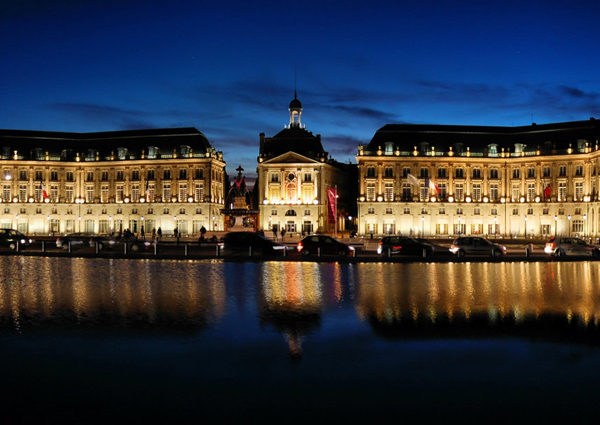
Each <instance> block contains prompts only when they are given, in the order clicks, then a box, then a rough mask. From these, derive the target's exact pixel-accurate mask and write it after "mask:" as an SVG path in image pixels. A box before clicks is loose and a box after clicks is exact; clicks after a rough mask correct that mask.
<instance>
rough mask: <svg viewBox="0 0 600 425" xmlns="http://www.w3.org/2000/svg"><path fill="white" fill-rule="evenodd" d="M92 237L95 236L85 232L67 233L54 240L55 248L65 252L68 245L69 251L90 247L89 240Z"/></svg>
mask: <svg viewBox="0 0 600 425" xmlns="http://www.w3.org/2000/svg"><path fill="white" fill-rule="evenodd" d="M94 236H96V235H94V234H93V233H85V232H76V233H68V234H66V235H63V236H59V237H58V238H57V239H56V247H57V248H62V249H64V250H65V251H67V250H68V249H69V243H70V244H71V249H77V248H83V247H84V246H89V245H90V239H91V238H93V237H94Z"/></svg>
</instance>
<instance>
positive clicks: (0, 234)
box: [0, 229, 33, 249]
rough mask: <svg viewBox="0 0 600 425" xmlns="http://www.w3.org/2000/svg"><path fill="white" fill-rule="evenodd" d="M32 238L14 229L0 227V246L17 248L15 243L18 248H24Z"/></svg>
mask: <svg viewBox="0 0 600 425" xmlns="http://www.w3.org/2000/svg"><path fill="white" fill-rule="evenodd" d="M32 242H33V241H32V240H31V239H29V238H28V237H27V236H25V235H24V234H23V233H21V232H19V231H18V230H14V229H0V246H4V247H8V248H10V249H17V244H18V246H19V249H20V248H26V247H28V246H29V245H31V244H32Z"/></svg>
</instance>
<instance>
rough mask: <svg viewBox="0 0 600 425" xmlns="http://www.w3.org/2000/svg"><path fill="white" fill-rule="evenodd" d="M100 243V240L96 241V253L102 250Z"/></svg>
mask: <svg viewBox="0 0 600 425" xmlns="http://www.w3.org/2000/svg"><path fill="white" fill-rule="evenodd" d="M99 248H100V244H99V243H98V241H96V254H98V252H99V251H100V249H99Z"/></svg>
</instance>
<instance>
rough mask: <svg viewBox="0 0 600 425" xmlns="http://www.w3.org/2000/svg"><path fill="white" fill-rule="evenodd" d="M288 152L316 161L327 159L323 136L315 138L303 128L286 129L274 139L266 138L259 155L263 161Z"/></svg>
mask: <svg viewBox="0 0 600 425" xmlns="http://www.w3.org/2000/svg"><path fill="white" fill-rule="evenodd" d="M286 152H296V153H298V154H300V155H304V156H306V157H308V158H311V159H315V160H321V158H327V152H326V151H325V149H323V145H322V144H321V136H320V135H316V136H315V135H313V134H312V133H311V132H309V131H307V130H306V129H304V128H302V127H290V128H286V129H284V130H282V131H280V132H279V133H277V134H276V135H275V136H273V137H267V138H265V139H264V141H262V142H261V145H260V152H259V155H260V157H261V158H263V159H270V158H274V157H276V156H279V155H282V154H284V153H286Z"/></svg>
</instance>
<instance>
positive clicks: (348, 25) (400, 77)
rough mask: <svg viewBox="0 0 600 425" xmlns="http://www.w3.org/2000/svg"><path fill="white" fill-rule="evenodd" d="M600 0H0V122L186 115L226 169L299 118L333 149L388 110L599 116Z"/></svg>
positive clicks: (416, 118)
mask: <svg viewBox="0 0 600 425" xmlns="http://www.w3.org/2000/svg"><path fill="white" fill-rule="evenodd" d="M599 18H600V2H598V1H572V2H567V1H526V0H519V1H512V0H504V1H481V0H479V1H428V0H416V1H383V0H371V1H355V0H348V1H344V2H341V1H327V0H304V1H291V2H282V1H262V0H259V1H252V2H241V1H214V0H213V1H201V0H197V1H192V0H156V1H154V0H38V1H35V0H0V93H1V96H0V128H3V129H19V130H45V131H66V132H97V131H115V130H131V129H146V128H168V127H196V128H197V129H198V130H200V131H202V132H203V133H204V134H205V135H206V136H207V137H208V139H209V140H210V142H211V143H212V145H213V146H214V147H215V148H216V149H217V150H220V151H223V153H224V157H225V160H226V162H227V164H228V165H227V171H228V173H229V174H230V176H233V175H234V174H235V168H237V166H238V165H240V164H241V165H242V166H243V167H244V169H245V174H246V175H248V176H249V177H250V176H251V175H253V174H254V173H255V171H256V157H257V155H258V144H259V133H261V132H264V133H265V134H266V136H267V137H270V136H273V135H275V134H276V133H278V132H279V131H280V130H281V129H282V128H283V126H284V124H287V123H288V119H289V118H288V110H287V108H288V105H289V102H290V100H292V99H293V97H294V90H295V89H296V90H297V93H298V98H299V99H300V100H301V101H302V104H303V107H304V111H303V116H302V122H303V123H304V124H306V128H307V130H309V131H312V132H313V133H314V134H321V135H322V141H323V145H324V147H325V149H326V150H327V151H329V153H330V154H331V155H332V156H333V157H334V158H335V159H337V160H339V161H342V162H348V161H351V162H353V163H354V162H355V159H354V158H355V155H356V152H357V148H358V145H359V144H360V143H363V144H366V143H368V142H369V141H370V139H371V138H372V136H373V134H374V133H375V131H376V130H377V129H379V128H380V127H382V126H384V125H385V124H388V123H419V124H422V123H426V124H457V125H498V126H520V125H529V124H531V123H532V122H536V123H538V124H544V123H550V122H562V121H574V120H587V119H589V118H590V117H597V118H600V54H599V52H600V19H599Z"/></svg>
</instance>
